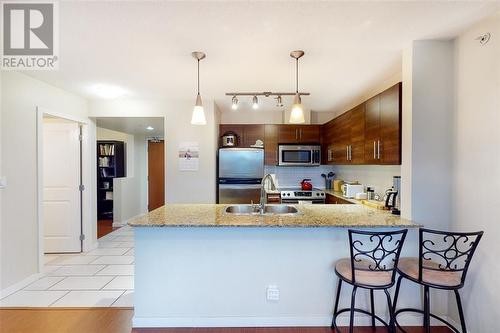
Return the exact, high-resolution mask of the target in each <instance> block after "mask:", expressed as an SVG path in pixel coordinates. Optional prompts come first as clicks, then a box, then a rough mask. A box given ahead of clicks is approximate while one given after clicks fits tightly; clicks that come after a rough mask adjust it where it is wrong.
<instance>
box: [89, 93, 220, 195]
mask: <svg viewBox="0 0 500 333" xmlns="http://www.w3.org/2000/svg"><path fill="white" fill-rule="evenodd" d="M204 108H205V115H206V118H207V125H206V126H193V125H191V123H190V122H191V113H192V111H193V101H191V100H189V101H167V100H116V101H91V102H90V103H89V116H91V117H133V116H141V117H150V116H151V117H158V116H160V117H165V151H166V152H165V154H166V155H165V156H166V164H165V194H166V202H168V203H214V202H215V170H216V163H215V162H216V159H215V157H216V151H217V145H216V142H217V135H218V130H217V125H216V121H215V116H214V113H215V112H214V103H213V101H209V100H205V101H204ZM186 141H188V142H193V141H194V142H198V143H199V147H200V167H199V170H198V171H189V172H186V171H179V167H178V156H177V155H178V154H177V152H178V150H179V144H180V143H181V142H186Z"/></svg>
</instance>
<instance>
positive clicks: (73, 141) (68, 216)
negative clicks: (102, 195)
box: [43, 119, 81, 253]
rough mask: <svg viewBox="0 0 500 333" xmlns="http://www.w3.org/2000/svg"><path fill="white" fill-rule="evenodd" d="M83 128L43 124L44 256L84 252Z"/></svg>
mask: <svg viewBox="0 0 500 333" xmlns="http://www.w3.org/2000/svg"><path fill="white" fill-rule="evenodd" d="M79 134H80V128H79V125H78V124H77V123H74V122H63V121H57V120H52V119H46V120H44V124H43V226H44V235H45V237H44V240H45V241H44V247H45V248H44V252H45V253H54V252H80V251H81V245H80V244H81V242H80V231H81V229H80V223H81V222H80V191H79V185H80V142H79Z"/></svg>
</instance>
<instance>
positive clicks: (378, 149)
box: [377, 140, 380, 160]
mask: <svg viewBox="0 0 500 333" xmlns="http://www.w3.org/2000/svg"><path fill="white" fill-rule="evenodd" d="M377 151H378V159H379V160H380V140H378V141H377Z"/></svg>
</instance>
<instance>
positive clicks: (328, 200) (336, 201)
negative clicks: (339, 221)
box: [325, 194, 352, 205]
mask: <svg viewBox="0 0 500 333" xmlns="http://www.w3.org/2000/svg"><path fill="white" fill-rule="evenodd" d="M325 203H326V204H334V205H351V204H352V202H350V201H347V200H345V199H342V198H339V197H336V196H334V195H331V194H327V195H326V200H325Z"/></svg>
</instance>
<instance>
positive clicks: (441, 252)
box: [418, 228, 483, 286]
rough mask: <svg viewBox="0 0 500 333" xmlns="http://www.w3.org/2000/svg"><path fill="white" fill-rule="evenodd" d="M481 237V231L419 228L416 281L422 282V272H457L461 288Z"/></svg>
mask: <svg viewBox="0 0 500 333" xmlns="http://www.w3.org/2000/svg"><path fill="white" fill-rule="evenodd" d="M481 237H483V231H479V232H448V231H438V230H430V229H424V228H421V229H420V232H419V239H420V246H419V271H418V280H419V281H422V275H423V270H431V271H448V272H457V273H460V274H461V278H460V279H461V284H460V286H462V285H463V284H464V282H465V277H466V275H467V270H468V268H469V264H470V262H471V259H472V256H473V255H474V252H475V251H476V248H477V245H478V244H479V241H480V240H481Z"/></svg>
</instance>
